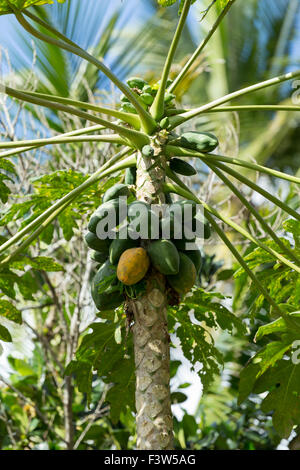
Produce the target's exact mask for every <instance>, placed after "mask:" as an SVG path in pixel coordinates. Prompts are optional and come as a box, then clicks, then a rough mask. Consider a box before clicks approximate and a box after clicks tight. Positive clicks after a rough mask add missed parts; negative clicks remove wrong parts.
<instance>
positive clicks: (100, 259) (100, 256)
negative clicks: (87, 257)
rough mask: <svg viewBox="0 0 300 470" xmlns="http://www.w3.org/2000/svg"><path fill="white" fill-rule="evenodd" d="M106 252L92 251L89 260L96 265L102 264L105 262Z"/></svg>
mask: <svg viewBox="0 0 300 470" xmlns="http://www.w3.org/2000/svg"><path fill="white" fill-rule="evenodd" d="M107 257H108V252H107V250H104V251H93V253H92V255H91V259H92V260H93V261H96V263H100V264H102V263H104V262H105V261H106V260H107Z"/></svg>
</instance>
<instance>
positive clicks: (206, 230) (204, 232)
mask: <svg viewBox="0 0 300 470" xmlns="http://www.w3.org/2000/svg"><path fill="white" fill-rule="evenodd" d="M196 220H199V221H200V223H202V227H201V226H200V227H201V233H198V232H199V229H198V230H197V225H196ZM192 230H193V231H194V232H195V233H196V232H197V233H196V235H197V237H199V238H201V237H202V236H203V238H204V239H205V240H207V239H208V238H210V237H211V228H210V223H209V222H208V220H207V219H206V217H204V215H203V213H202V212H199V213H198V214H197V216H196V217H195V218H194V219H193V221H192Z"/></svg>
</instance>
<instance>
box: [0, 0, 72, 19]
mask: <svg viewBox="0 0 300 470" xmlns="http://www.w3.org/2000/svg"><path fill="white" fill-rule="evenodd" d="M57 1H58V3H64V2H65V0H57ZM53 3H54V1H52V0H9V1H7V0H0V15H6V14H8V13H14V11H13V9H12V8H11V6H10V4H12V5H14V6H15V7H16V8H17V9H18V10H24V9H25V8H28V7H30V6H32V5H46V4H53Z"/></svg>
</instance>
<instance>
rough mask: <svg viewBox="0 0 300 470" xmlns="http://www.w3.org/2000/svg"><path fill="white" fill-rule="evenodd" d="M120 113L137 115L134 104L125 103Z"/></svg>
mask: <svg viewBox="0 0 300 470" xmlns="http://www.w3.org/2000/svg"><path fill="white" fill-rule="evenodd" d="M120 111H124V112H125V113H133V114H137V110H136V109H135V107H134V106H133V104H132V103H123V105H122V108H121V109H120Z"/></svg>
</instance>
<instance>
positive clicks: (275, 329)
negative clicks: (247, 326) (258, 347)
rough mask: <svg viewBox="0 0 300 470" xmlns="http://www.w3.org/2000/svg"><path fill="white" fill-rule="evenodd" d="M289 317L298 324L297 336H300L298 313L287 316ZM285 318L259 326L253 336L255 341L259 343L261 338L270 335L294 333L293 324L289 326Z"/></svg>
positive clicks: (299, 313) (299, 316)
mask: <svg viewBox="0 0 300 470" xmlns="http://www.w3.org/2000/svg"><path fill="white" fill-rule="evenodd" d="M289 317H291V319H292V320H294V321H296V322H297V323H299V335H300V312H293V313H290V314H289ZM289 317H287V318H282V317H280V318H277V320H275V321H273V322H272V323H267V324H266V325H263V326H261V327H260V328H259V329H258V331H257V333H256V335H255V341H259V340H260V339H261V338H263V337H264V336H266V335H271V334H276V333H277V334H278V333H288V332H289V331H291V332H294V327H295V324H294V323H293V324H292V325H291V326H290V324H289V322H288V319H289Z"/></svg>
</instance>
